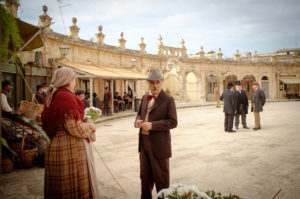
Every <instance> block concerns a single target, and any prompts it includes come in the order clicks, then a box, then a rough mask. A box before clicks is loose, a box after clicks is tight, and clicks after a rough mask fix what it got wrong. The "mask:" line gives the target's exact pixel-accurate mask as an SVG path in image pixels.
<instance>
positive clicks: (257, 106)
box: [251, 82, 266, 131]
mask: <svg viewBox="0 0 300 199" xmlns="http://www.w3.org/2000/svg"><path fill="white" fill-rule="evenodd" d="M252 89H253V91H254V92H253V94H252V98H251V112H253V113H254V119H255V126H254V128H253V130H254V131H257V130H259V129H261V125H260V113H259V112H262V111H263V106H264V105H265V102H266V96H265V93H264V91H263V90H261V89H260V88H259V84H258V83H257V82H252Z"/></svg>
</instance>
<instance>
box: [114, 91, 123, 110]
mask: <svg viewBox="0 0 300 199" xmlns="http://www.w3.org/2000/svg"><path fill="white" fill-rule="evenodd" d="M114 99H115V100H118V104H119V109H122V110H123V111H124V110H125V102H124V101H123V100H122V97H121V96H120V95H119V92H116V93H115V96H114Z"/></svg>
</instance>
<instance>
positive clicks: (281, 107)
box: [0, 102, 300, 199]
mask: <svg viewBox="0 0 300 199" xmlns="http://www.w3.org/2000/svg"><path fill="white" fill-rule="evenodd" d="M261 118H262V119H261V120H262V121H261V122H262V130H260V131H258V132H254V131H253V130H252V129H249V130H246V129H240V130H238V132H237V133H235V134H228V133H225V132H224V130H223V113H222V109H221V108H218V109H217V108H215V107H212V106H210V107H199V108H186V109H178V120H179V121H178V127H177V128H176V129H174V130H173V131H172V148H173V157H172V158H171V161H170V164H171V165H170V167H171V183H177V182H180V183H184V184H195V185H196V186H198V188H199V190H202V191H206V190H215V191H218V192H222V193H224V194H229V193H234V194H237V195H240V196H241V197H243V198H246V199H268V198H270V199H271V198H272V197H273V196H274V195H275V194H276V193H277V192H278V191H279V190H280V189H281V192H280V193H279V195H278V196H277V197H276V199H292V198H299V196H300V122H299V121H300V120H299V118H300V102H272V103H267V104H266V105H265V111H264V112H263V113H262V114H261ZM253 120H254V117H253V115H252V114H251V113H250V114H249V115H248V117H247V122H248V125H249V127H251V128H253V124H254V121H253ZM133 122H134V117H133V116H130V117H128V118H123V119H118V120H112V121H107V122H103V123H100V124H97V142H96V143H94V144H95V146H96V149H97V150H98V152H99V153H100V154H101V156H102V157H103V159H104V160H105V162H106V163H107V165H108V166H109V167H110V169H111V171H112V172H113V173H114V175H115V176H116V178H117V179H118V180H119V182H120V183H121V184H122V186H123V187H124V188H125V190H126V193H122V191H121V190H120V189H119V187H118V186H117V184H116V183H115V182H114V181H113V179H112V177H111V176H110V175H109V173H108V172H107V170H106V169H105V167H104V164H103V163H102V162H101V160H100V158H99V156H98V155H97V154H95V158H96V164H97V174H98V183H99V189H100V192H101V195H102V198H124V199H126V198H129V199H135V198H139V194H140V180H139V158H138V153H137V143H138V130H137V129H135V128H133ZM43 174H44V171H43V169H41V168H33V169H29V170H15V171H14V172H12V173H9V174H3V175H1V180H0V198H43V197H42V195H43Z"/></svg>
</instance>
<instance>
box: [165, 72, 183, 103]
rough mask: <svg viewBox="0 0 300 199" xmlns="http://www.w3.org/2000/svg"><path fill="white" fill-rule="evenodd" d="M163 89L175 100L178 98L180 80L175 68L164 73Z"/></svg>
mask: <svg viewBox="0 0 300 199" xmlns="http://www.w3.org/2000/svg"><path fill="white" fill-rule="evenodd" d="M164 90H165V91H166V92H167V93H168V94H169V95H171V96H172V97H174V99H175V100H179V99H180V90H181V82H180V79H179V77H178V75H177V72H176V68H173V69H172V70H170V71H168V72H166V73H164Z"/></svg>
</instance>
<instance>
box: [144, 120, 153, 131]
mask: <svg viewBox="0 0 300 199" xmlns="http://www.w3.org/2000/svg"><path fill="white" fill-rule="evenodd" d="M141 127H142V128H143V129H144V130H145V131H149V130H151V129H152V123H151V122H144V123H143V124H142V125H141Z"/></svg>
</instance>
